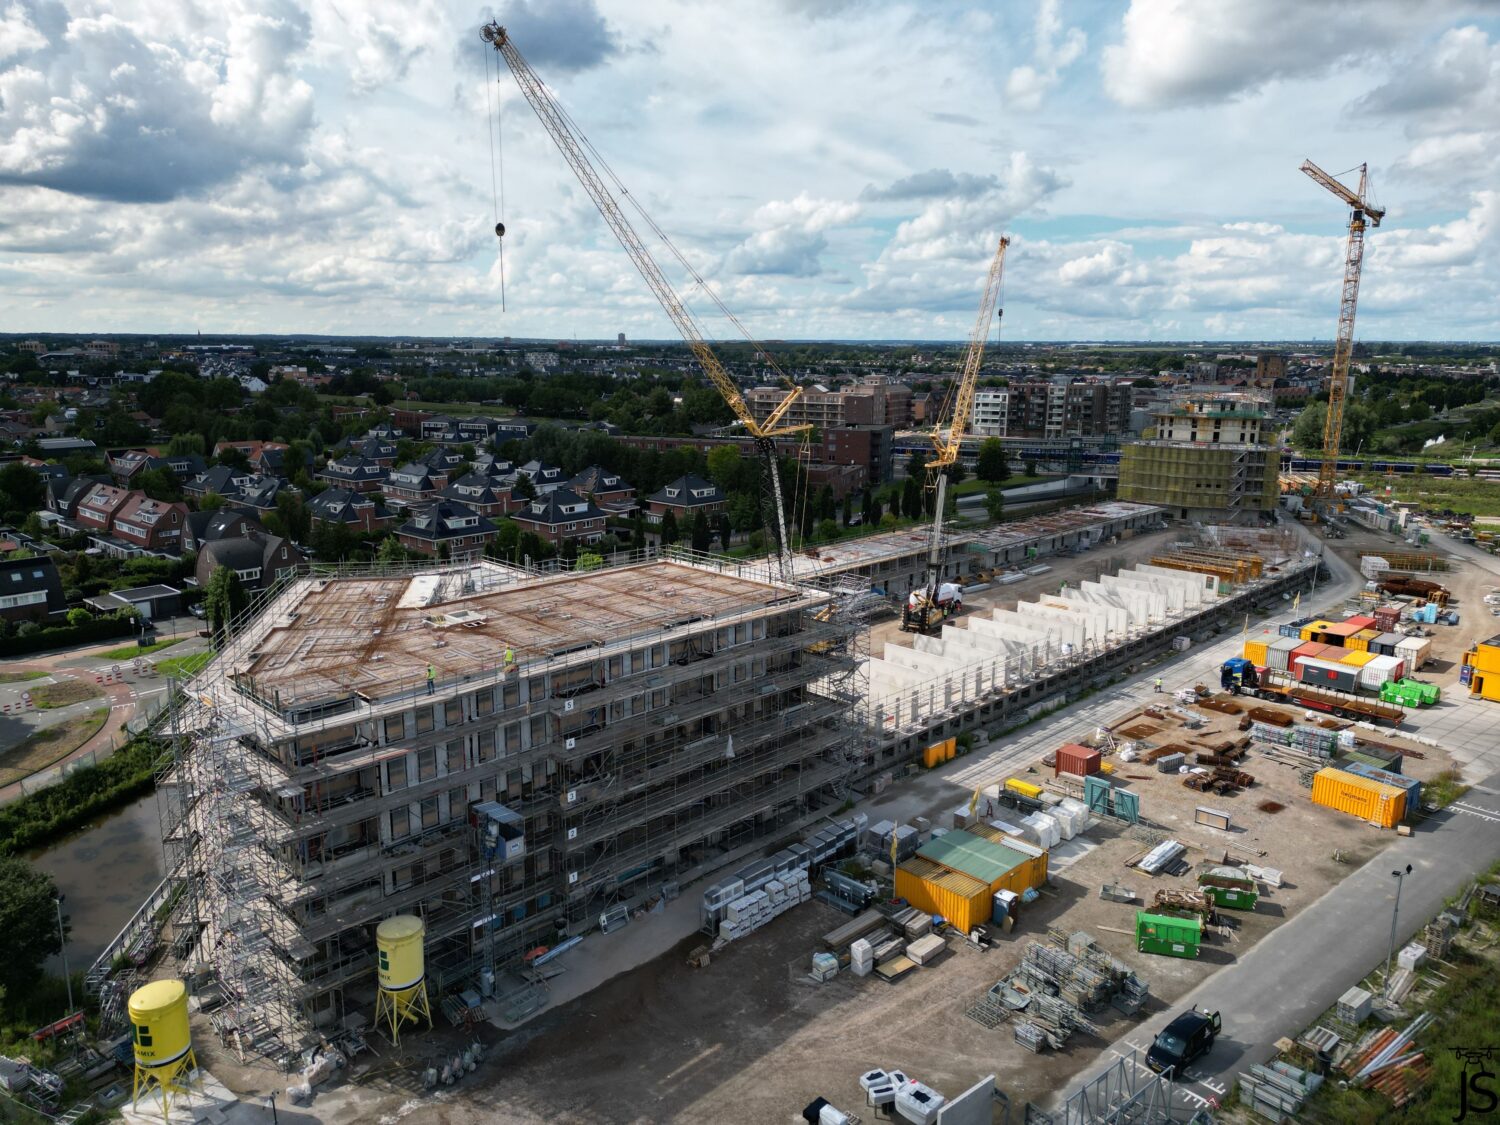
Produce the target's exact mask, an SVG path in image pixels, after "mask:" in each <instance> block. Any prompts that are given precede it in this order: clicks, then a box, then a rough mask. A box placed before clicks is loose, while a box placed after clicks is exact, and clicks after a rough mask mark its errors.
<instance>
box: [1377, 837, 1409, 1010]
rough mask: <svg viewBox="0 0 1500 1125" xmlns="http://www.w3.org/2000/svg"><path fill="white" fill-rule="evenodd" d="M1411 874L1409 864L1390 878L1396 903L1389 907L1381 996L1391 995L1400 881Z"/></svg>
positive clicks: (1399, 902) (1399, 909)
mask: <svg viewBox="0 0 1500 1125" xmlns="http://www.w3.org/2000/svg"><path fill="white" fill-rule="evenodd" d="M1410 874H1411V864H1409V863H1408V864H1407V865H1406V870H1405V871H1392V872H1391V878H1393V879H1395V880H1396V901H1395V903H1394V904H1393V905H1392V906H1391V942H1390V945H1389V946H1388V947H1387V948H1386V952H1385V988H1384V990H1383V995H1385V996H1389V995H1390V994H1391V959H1392V958H1393V957H1395V955H1396V919H1397V917H1399V916H1400V914H1401V881H1402V880H1403V879H1405V878H1406V877H1407V876H1408V875H1410Z"/></svg>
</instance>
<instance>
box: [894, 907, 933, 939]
mask: <svg viewBox="0 0 1500 1125" xmlns="http://www.w3.org/2000/svg"><path fill="white" fill-rule="evenodd" d="M911 914H912V916H911V917H910V918H908V919H906V921H905V922H904V923H903V924H902V927H901V928H902V930H904V931H905V933H906V940H907V941H916V940H917V938H919V937H926V936H927V935H928V934H930V933H932V915H931V914H928V913H927V912H926V911H925V910H913V911H912V912H911Z"/></svg>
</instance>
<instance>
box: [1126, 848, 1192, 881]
mask: <svg viewBox="0 0 1500 1125" xmlns="http://www.w3.org/2000/svg"><path fill="white" fill-rule="evenodd" d="M1186 851H1187V849H1186V848H1185V847H1183V846H1182V845H1181V844H1179V843H1178V842H1177V841H1176V840H1163V841H1162V842H1161V843H1159V844H1157V845H1156V847H1154V848H1152V849H1151V850H1150V851H1149V852H1147V853H1146V854H1145V855H1144V856H1142V857H1141V859H1139V860H1138V861H1137V862H1136V865H1135V866H1136V868H1137V870H1140V871H1144V872H1145V873H1146V874H1147V875H1158V874H1160V873H1161V872H1163V871H1168V870H1170V869H1171V868H1173V867H1174V866H1176V864H1177V861H1178V860H1180V859H1181V858H1182V855H1183V853H1184V852H1186Z"/></svg>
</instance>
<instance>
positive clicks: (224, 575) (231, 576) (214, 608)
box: [203, 566, 249, 644]
mask: <svg viewBox="0 0 1500 1125" xmlns="http://www.w3.org/2000/svg"><path fill="white" fill-rule="evenodd" d="M248 600H249V599H248V598H247V597H246V596H245V588H244V587H243V586H242V585H241V584H240V576H239V575H238V574H236V573H235V572H234V571H233V570H231V569H230V568H229V567H227V566H221V567H219V568H218V569H217V570H215V571H214V572H213V574H211V575H209V578H208V585H207V586H205V587H204V588H203V612H204V614H205V615H206V616H207V619H208V628H209V631H210V632H211V633H212V634H213V636H214V640H215V643H216V644H222V643H223V642H224V641H226V640H228V639H229V631H230V629H231V627H232V625H233V622H234V620H235V618H237V617H238V616H239V615H240V613H241V611H243V610H244V608H245V606H246V604H247V602H248Z"/></svg>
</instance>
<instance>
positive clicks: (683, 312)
mask: <svg viewBox="0 0 1500 1125" xmlns="http://www.w3.org/2000/svg"><path fill="white" fill-rule="evenodd" d="M480 36H481V37H482V38H483V39H484V41H485V42H486V43H489V44H490V45H491V46H492V47H494V48H495V50H496V51H498V52H499V54H500V57H501V58H503V59H504V60H505V63H506V65H507V66H508V67H509V68H510V72H511V74H512V75H513V76H514V77H515V80H516V85H517V86H519V87H520V90H521V94H522V95H523V96H524V97H525V98H526V101H527V102H528V103H530V105H531V108H532V109H533V110H534V111H535V112H536V115H537V119H538V120H539V121H541V123H542V128H544V129H545V130H546V131H547V134H548V136H550V137H551V138H552V141H553V143H554V144H555V145H556V146H557V148H558V151H559V152H561V153H562V156H563V159H564V160H565V161H567V163H568V166H569V167H570V168H571V169H572V170H573V174H574V175H575V176H577V177H578V182H579V184H581V185H582V187H583V189H584V191H586V192H587V193H588V196H589V198H590V199H591V200H593V203H594V206H595V207H596V208H597V209H598V211H599V214H600V215H601V216H602V217H603V219H604V221H605V223H606V224H607V225H608V226H609V229H610V231H611V232H613V234H614V236H615V238H616V239H618V240H619V243H620V245H621V247H622V248H623V249H624V250H625V253H626V255H628V256H629V258H630V261H631V263H632V264H633V265H634V266H635V268H636V270H637V272H639V273H640V275H641V278H642V280H644V281H645V283H646V287H647V288H648V289H650V290H651V295H652V296H653V297H655V298H656V300H657V303H658V304H660V305H661V307H662V309H663V311H665V312H666V314H667V316H668V318H669V319H670V320H671V321H672V323H673V325H674V326H675V327H676V328H677V331H678V332H680V333H681V334H682V338H683V340H684V341H686V343H687V345H688V347H689V348H690V349H691V350H692V352H693V355H694V357H695V358H696V359H697V360H698V365H699V366H700V367H701V368H702V369H703V373H704V374H705V375H706V376H708V380H709V382H710V383H712V384H713V385H714V388H715V389H716V390H717V391H718V392H719V394H720V396H722V397H723V399H724V401H725V402H726V403H727V404H728V406H729V409H730V410H731V411H733V413H734V416H735V418H736V419H738V420H739V422H740V424H741V425H742V426H743V427H744V428H745V430H746V432H747V433H749V434H750V436H751V437H752V438H753V439H754V441H755V448H756V453H757V454H758V456H759V458H760V462H761V476H762V481H761V491H760V501H761V514H762V517H763V520H764V522H765V525H766V529H767V531H768V532H770V533H771V534H772V535H774V536H776V542H775V544H774V551H773V555H772V563H773V566H774V568H775V571H776V574H777V576H778V577H779V578H781V579H783V580H789V579H790V578H791V577H792V561H791V540H790V538H789V536H788V534H787V521H786V507H785V504H784V503H783V500H782V489H781V476H780V473H779V471H778V467H777V456H776V441H775V439H776V438H777V437H780V436H782V435H787V434H795V433H799V432H802V431H805V430H806V429H807V427H806V426H783V425H781V424H780V423H781V421H782V419H783V418H785V417H786V412H787V410H788V409H789V408H790V407H791V405H792V403H793V402H794V401H796V399H797V397H798V396H799V395H800V394H801V393H802V390H801V388H800V387H792V388H791V389H790V391H789V393H788V394H787V396H786V397H785V398H784V399H782V400H781V402H779V403H778V404H777V405H776V408H775V409H774V410H772V411H771V413H770V415H769V416H768V417H767V418H766V419H765V420H764V421H758V420H757V419H756V417H755V413H754V411H752V410H751V409H750V406H749V404H748V403H746V402H745V399H744V396H743V395H741V394H740V390H739V386H738V385H737V384H736V383H735V381H734V378H733V377H732V376H731V375H730V374H729V372H728V371H727V370H725V368H724V365H723V363H722V362H720V360H719V357H718V356H717V355H715V354H714V351H713V349H712V348H711V347H709V345H708V342H707V341H706V339H705V338H704V334H703V332H702V330H701V329H700V328H699V326H698V323H697V321H696V319H695V318H694V316H693V314H692V312H691V311H690V310H689V309H688V307H687V305H686V304H685V303H684V302H683V300H682V298H681V297H679V296H678V294H677V292H676V290H675V289H673V288H672V285H671V283H670V282H669V281H668V280H667V277H666V275H665V274H664V273H663V272H662V270H661V267H660V266H659V265H658V264H657V263H656V260H655V259H654V258H653V257H652V256H651V253H650V251H649V250H647V249H646V244H645V242H644V241H643V240H642V238H641V236H640V234H639V232H637V231H636V229H635V226H634V224H632V223H631V221H630V218H629V217H628V216H627V215H626V214H625V211H624V209H623V208H621V206H620V203H619V200H617V199H616V197H615V194H614V192H612V191H611V190H610V189H609V186H608V185H607V184H606V178H608V179H609V180H611V181H613V182H614V183H615V184H616V185H617V187H618V189H619V191H620V193H621V195H624V194H625V192H624V188H623V185H620V184H619V181H618V179H616V178H615V176H614V174H613V172H611V171H610V170H609V169H608V166H605V169H604V172H603V173H601V172H600V170H599V168H598V167H596V165H595V163H594V161H593V160H591V159H590V157H589V154H590V153H593V155H594V157H595V158H598V153H597V151H595V149H594V147H593V145H592V144H590V143H589V141H588V138H587V137H584V136H583V135H582V134H581V132H580V131H579V130H578V128H577V126H576V125H575V124H574V123H573V121H572V119H571V118H570V117H569V116H568V114H567V111H566V110H564V109H563V108H562V106H561V105H559V104H558V102H557V100H556V99H555V98H554V97H553V96H552V94H551V92H550V91H549V90H548V89H547V87H546V85H545V84H544V83H543V82H542V80H541V79H540V78H538V77H537V74H536V72H535V71H534V70H532V69H531V65H530V64H529V63H528V62H527V61H526V60H525V58H523V57H522V55H521V52H520V51H519V50H517V49H516V45H515V43H514V42H513V41H512V40H511V37H510V34H509V33H508V32H507V31H506V29H505V28H503V27H501V26H500V25H499V24H498V23H495V22H493V21H491V22H490V23H487V24H485V25H484V27H483V28H481V29H480ZM599 163H600V164H603V160H602V158H600V159H599ZM632 202H634V201H632ZM634 206H635V208H636V210H637V211H638V212H639V213H640V215H641V216H642V218H643V219H644V221H645V222H646V223H647V224H648V225H649V226H650V228H651V230H652V233H654V234H655V235H656V236H657V237H658V238H660V239H661V240H662V242H663V243H665V244H666V246H667V248H668V250H669V251H670V252H671V253H672V255H673V257H675V258H676V259H677V261H678V262H679V263H680V264H682V265H683V266H684V267H685V268H686V269H688V271H689V272H690V273H691V274H692V275H693V279H694V281H695V282H696V283H697V285H698V286H699V287H700V288H701V289H702V291H703V292H704V293H705V294H707V296H708V297H709V299H710V300H712V301H713V302H714V304H715V305H716V306H717V307H718V308H719V310H720V311H721V312H722V313H724V315H725V316H727V317H728V318H729V319H730V321H731V322H733V324H734V326H735V328H736V329H738V330H739V331H740V332H741V333H742V334H743V335H744V336H745V338H746V339H747V340H749V341H750V342H751V343H752V344H755V341H754V339H753V338H751V336H750V334H749V332H747V331H746V330H745V326H744V325H743V324H741V323H740V321H739V318H737V317H736V316H735V315H734V314H733V313H732V312H730V311H729V309H728V308H726V307H725V306H724V304H723V302H722V301H720V300H719V298H718V296H717V295H716V294H715V293H714V292H713V290H712V289H711V288H710V287H709V286H708V283H707V282H705V281H704V280H703V278H701V277H699V276H698V274H697V271H696V270H693V268H692V266H691V265H690V264H689V263H688V261H687V259H686V258H685V257H683V255H682V254H681V252H680V251H678V249H677V247H676V246H674V245H672V243H671V240H670V239H668V238H667V236H666V234H665V233H663V231H662V230H661V228H660V227H658V226H657V225H656V223H655V222H653V221H652V219H651V217H650V216H649V215H647V214H646V213H645V211H644V210H643V209H642V208H641V207H640V204H639V203H634ZM756 346H757V348H759V345H756ZM772 366H773V367H774V366H775V364H774V362H772ZM778 372H779V369H778ZM783 379H784V380H785V376H783Z"/></svg>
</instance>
